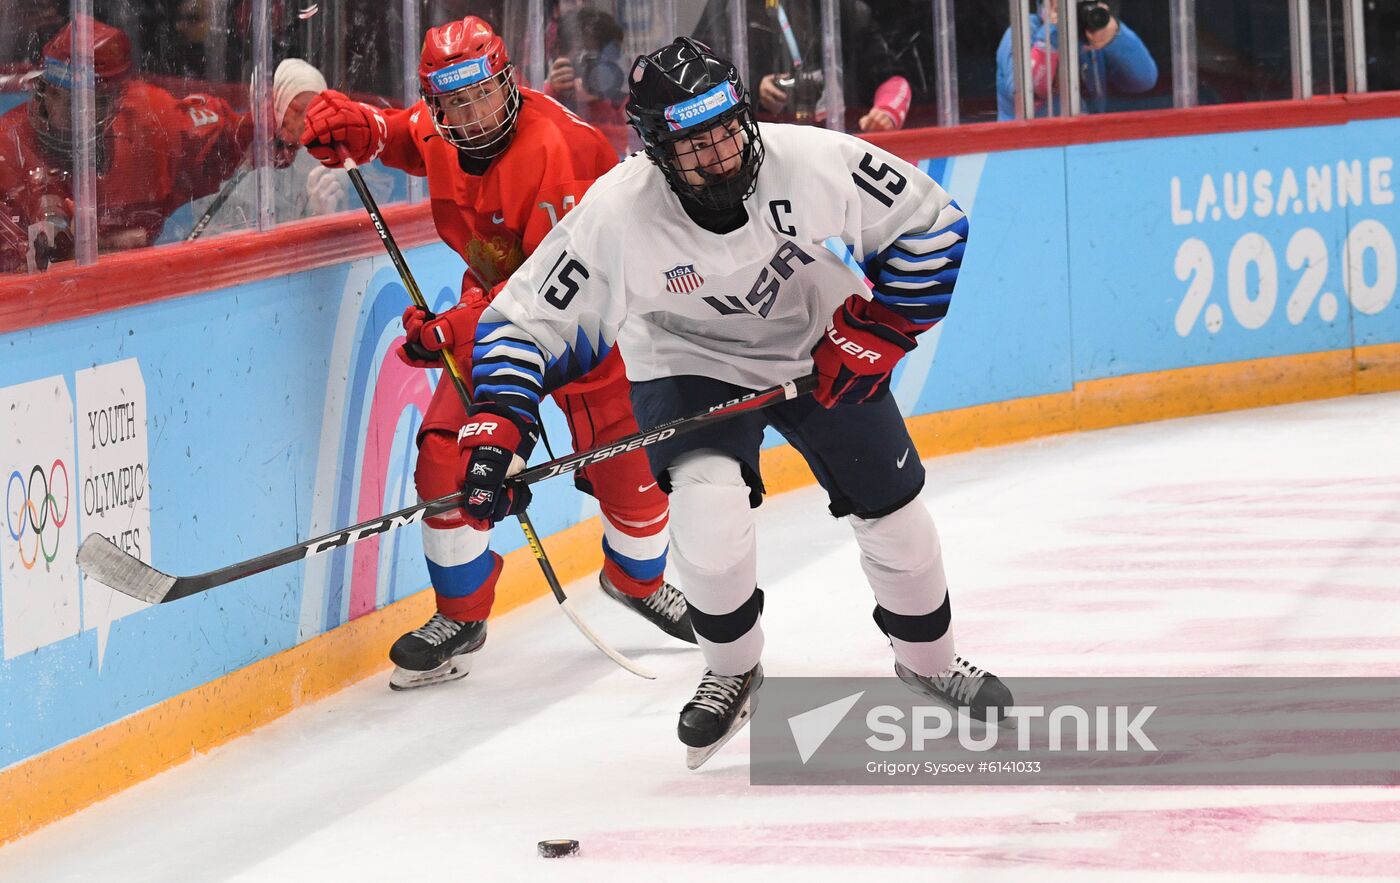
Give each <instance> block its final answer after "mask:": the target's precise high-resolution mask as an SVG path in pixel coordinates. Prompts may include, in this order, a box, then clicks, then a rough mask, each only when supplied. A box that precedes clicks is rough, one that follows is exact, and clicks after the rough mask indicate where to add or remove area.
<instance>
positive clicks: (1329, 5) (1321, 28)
mask: <svg viewBox="0 0 1400 883" xmlns="http://www.w3.org/2000/svg"><path fill="white" fill-rule="evenodd" d="M1345 2H1348V0H1310V6H1309V13H1310V16H1309V17H1310V20H1311V26H1310V27H1309V28H1308V37H1309V40H1310V41H1311V43H1312V73H1313V77H1312V79H1313V90H1312V91H1313V94H1314V95H1340V94H1341V93H1343V92H1345V91H1346V90H1347V63H1346V62H1347V52H1346V31H1345V29H1344V28H1343V27H1342V4H1343V3H1345Z"/></svg>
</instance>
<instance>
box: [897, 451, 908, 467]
mask: <svg viewBox="0 0 1400 883" xmlns="http://www.w3.org/2000/svg"><path fill="white" fill-rule="evenodd" d="M908 459H909V449H908V448H905V449H904V453H902V454H900V455H899V459H898V460H896V461H894V465H895V466H896V467H897V468H899V469H903V468H904V461H905V460H908Z"/></svg>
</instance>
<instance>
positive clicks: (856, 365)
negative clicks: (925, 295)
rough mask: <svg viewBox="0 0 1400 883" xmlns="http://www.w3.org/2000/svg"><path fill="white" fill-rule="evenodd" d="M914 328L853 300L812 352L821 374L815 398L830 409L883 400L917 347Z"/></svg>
mask: <svg viewBox="0 0 1400 883" xmlns="http://www.w3.org/2000/svg"><path fill="white" fill-rule="evenodd" d="M908 327H909V326H908V323H907V322H905V321H904V320H903V319H902V318H901V317H900V316H898V315H896V314H895V313H893V312H891V311H890V310H888V309H886V308H884V307H882V306H880V305H879V304H877V303H874V302H873V301H868V300H866V299H865V298H863V297H861V296H860V295H856V294H853V295H851V296H850V297H848V298H847V299H846V302H845V303H844V304H842V305H841V308H840V309H839V310H837V311H836V315H834V316H832V317H831V325H830V326H829V327H828V328H827V329H826V334H825V335H824V336H823V337H822V339H821V340H819V341H817V345H816V346H815V347H813V348H812V368H813V370H814V371H815V372H816V374H817V388H816V390H814V391H813V393H812V396H813V397H814V398H815V399H816V400H817V401H818V402H821V404H822V406H823V407H826V408H834V407H835V406H836V405H838V404H842V403H846V404H856V403H858V402H871V401H878V400H880V399H881V398H883V397H884V395H885V393H886V392H887V391H888V390H889V385H890V375H891V374H892V373H894V366H895V365H896V364H898V362H899V360H900V359H902V358H903V357H904V354H905V353H907V352H909V351H910V350H912V349H913V348H914V346H915V343H914V338H913V336H912V335H911V334H909V333H908Z"/></svg>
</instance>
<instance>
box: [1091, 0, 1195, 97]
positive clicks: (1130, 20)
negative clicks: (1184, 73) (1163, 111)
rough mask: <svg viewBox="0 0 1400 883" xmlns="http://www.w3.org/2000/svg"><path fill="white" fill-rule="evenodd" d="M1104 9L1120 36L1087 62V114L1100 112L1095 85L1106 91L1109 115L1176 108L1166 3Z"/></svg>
mask: <svg viewBox="0 0 1400 883" xmlns="http://www.w3.org/2000/svg"><path fill="white" fill-rule="evenodd" d="M1105 5H1106V6H1108V7H1109V11H1110V13H1111V14H1112V16H1113V19H1114V20H1115V21H1116V22H1117V23H1118V26H1119V30H1118V34H1117V36H1115V37H1114V38H1113V41H1112V42H1111V43H1109V44H1108V45H1106V46H1105V47H1104V48H1103V49H1101V50H1100V51H1098V52H1095V53H1093V54H1092V55H1091V57H1090V58H1089V59H1084V60H1083V64H1082V65H1081V67H1082V69H1083V70H1082V72H1081V76H1080V80H1081V81H1082V87H1081V92H1082V94H1083V95H1084V101H1083V109H1084V112H1085V113H1094V112H1096V111H1097V110H1098V109H1099V108H1098V107H1097V106H1096V103H1097V101H1098V100H1099V99H1098V98H1097V97H1096V96H1095V94H1094V93H1093V91H1091V90H1093V89H1094V87H1095V84H1104V87H1106V88H1104V92H1105V93H1106V94H1105V95H1104V97H1103V99H1102V100H1103V105H1102V109H1103V110H1105V111H1110V112H1112V111H1125V110H1157V109H1160V108H1168V107H1171V106H1172V72H1173V69H1174V65H1173V64H1172V33H1171V10H1170V8H1169V6H1168V4H1167V3H1166V2H1165V0H1117V2H1110V3H1107V4H1105ZM1133 37H1136V38H1137V39H1136V40H1134V39H1132V38H1133ZM1099 39H1102V38H1099ZM1091 76H1092V80H1091Z"/></svg>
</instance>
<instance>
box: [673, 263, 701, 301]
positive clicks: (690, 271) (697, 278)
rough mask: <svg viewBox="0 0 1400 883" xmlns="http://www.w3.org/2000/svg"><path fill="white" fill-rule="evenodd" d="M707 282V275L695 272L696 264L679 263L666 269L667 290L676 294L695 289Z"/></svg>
mask: <svg viewBox="0 0 1400 883" xmlns="http://www.w3.org/2000/svg"><path fill="white" fill-rule="evenodd" d="M704 284H705V277H704V276H701V275H700V274H699V273H697V272H695V265H694V264H677V265H676V266H674V267H672V268H671V269H669V270H667V271H666V290H667V291H671V292H675V293H676V294H685V293H686V292H689V291H694V290H695V289H697V288H699V287H700V286H701V285H704Z"/></svg>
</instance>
